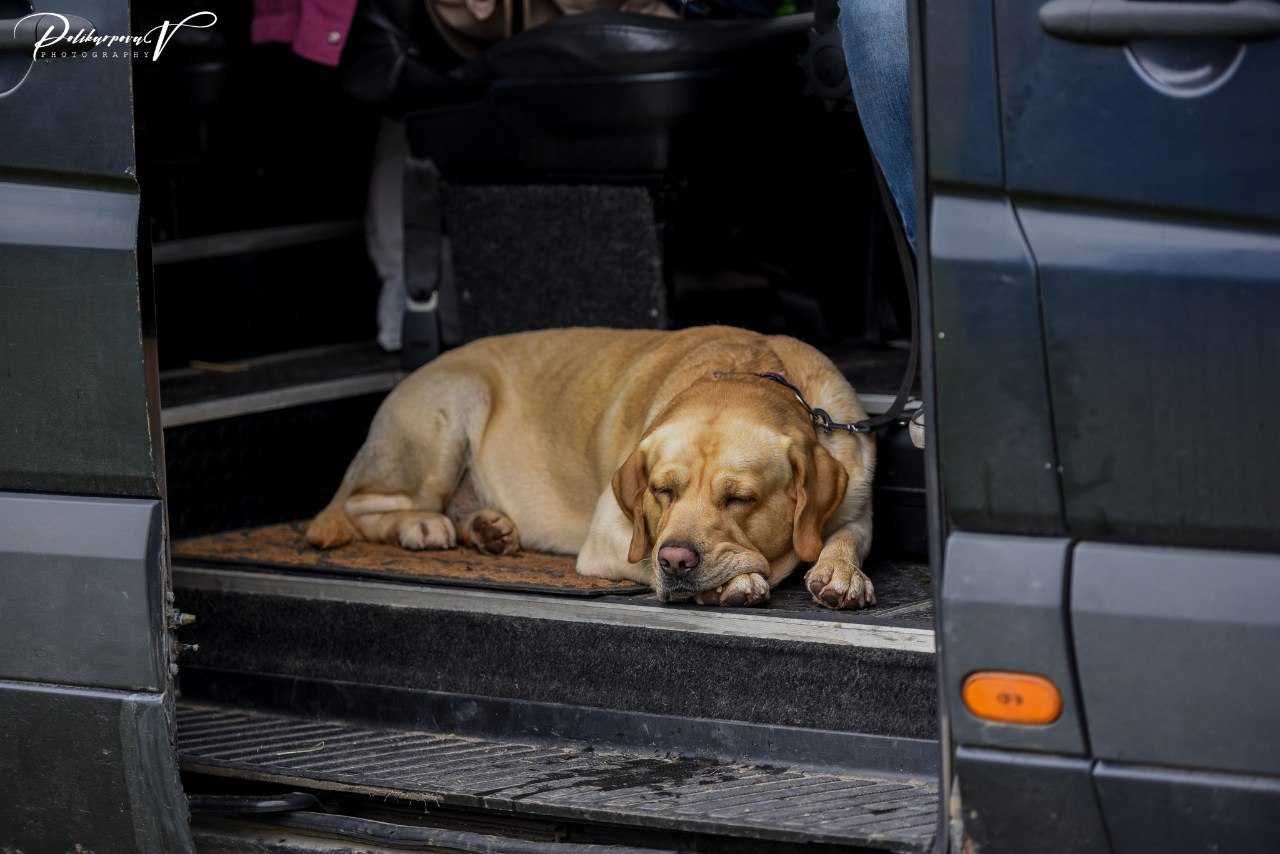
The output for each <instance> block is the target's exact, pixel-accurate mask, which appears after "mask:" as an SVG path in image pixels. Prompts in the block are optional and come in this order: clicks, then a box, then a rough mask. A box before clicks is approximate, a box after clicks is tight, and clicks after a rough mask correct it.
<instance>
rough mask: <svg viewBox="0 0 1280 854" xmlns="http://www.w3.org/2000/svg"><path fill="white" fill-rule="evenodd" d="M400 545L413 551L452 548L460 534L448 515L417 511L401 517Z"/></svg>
mask: <svg viewBox="0 0 1280 854" xmlns="http://www.w3.org/2000/svg"><path fill="white" fill-rule="evenodd" d="M396 535H397V537H398V538H399V540H400V547H401V548H403V549H409V550H411V551H420V550H422V549H451V548H453V547H454V546H456V545H457V544H458V535H457V532H456V531H455V530H454V527H453V522H451V521H449V517H448V516H443V515H441V514H439V513H415V514H412V515H410V516H408V517H407V518H404V519H401V520H400V521H399V523H398V524H397V526H396Z"/></svg>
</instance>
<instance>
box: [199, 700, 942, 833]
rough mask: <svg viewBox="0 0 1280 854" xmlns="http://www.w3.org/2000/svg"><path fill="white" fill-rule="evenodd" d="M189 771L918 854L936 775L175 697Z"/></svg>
mask: <svg viewBox="0 0 1280 854" xmlns="http://www.w3.org/2000/svg"><path fill="white" fill-rule="evenodd" d="M178 756H179V761H180V762H181V765H182V768H183V769H184V770H186V771H190V772H194V773H202V774H213V775H219V776H224V777H236V778H241V779H249V780H257V781H262V782H269V783H279V784H283V785H288V786H296V787H303V788H310V789H318V790H334V791H344V792H356V793H363V794H367V795H370V796H374V797H390V798H398V799H403V800H410V801H418V802H424V803H428V804H440V805H444V806H447V807H454V808H463V809H473V810H485V811H491V812H499V813H503V814H511V815H522V816H530V817H542V818H552V819H565V820H572V821H578V822H590V823H600V824H610V825H621V826H630V827H640V828H648V829H658V830H673V831H684V832H693V833H704V834H713V835H717V836H732V837H739V838H749V839H760V840H773V841H779V842H798V843H805V842H817V843H828V844H838V845H853V846H862V847H865V848H874V849H878V850H885V851H896V852H923V851H927V850H928V849H929V847H930V845H931V843H932V841H933V836H934V831H935V826H936V823H937V818H938V813H937V809H938V787H937V782H936V780H932V779H924V778H917V777H907V776H897V775H890V774H876V773H870V772H856V773H844V772H840V773H836V772H832V771H828V770H815V769H812V768H808V767H803V766H787V765H784V764H770V765H765V764H745V763H736V762H728V761H723V760H716V759H707V758H691V757H672V756H660V755H655V754H652V753H643V752H624V751H621V750H613V749H608V750H603V749H593V748H591V747H587V746H580V745H574V744H568V743H566V744H564V745H559V744H548V743H545V742H543V743H523V742H518V741H507V740H496V739H486V738H472V737H464V736H460V735H456V734H451V733H441V732H427V731H413V730H404V729H394V728H388V727H377V726H372V725H368V724H356V723H349V722H343V721H338V720H325V719H315V718H309V717H304V716H300V715H284V714H276V713H265V712H259V711H251V710H244V709H239V708H234V707H230V706H220V705H211V704H198V703H190V702H182V703H179V704H178Z"/></svg>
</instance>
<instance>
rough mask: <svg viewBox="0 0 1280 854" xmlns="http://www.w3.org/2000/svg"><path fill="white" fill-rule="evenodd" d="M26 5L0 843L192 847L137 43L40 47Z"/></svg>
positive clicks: (19, 44)
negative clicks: (182, 761) (144, 252)
mask: <svg viewBox="0 0 1280 854" xmlns="http://www.w3.org/2000/svg"><path fill="white" fill-rule="evenodd" d="M57 11H58V12H59V13H60V14H62V15H64V16H66V17H67V18H68V19H69V20H70V21H71V22H72V25H73V26H75V27H81V26H92V27H93V28H94V29H96V30H97V32H98V33H101V34H116V33H120V34H126V33H129V32H130V29H131V23H130V15H129V5H128V3H127V2H126V0H70V2H66V3H63V4H62V5H60V6H59V7H58V8H57ZM29 12H30V7H29V5H28V4H27V2H25V0H0V93H3V94H0V849H3V850H5V851H10V850H12V851H64V850H67V851H70V850H77V851H79V850H90V851H99V852H106V851H166V852H181V851H187V850H190V848H191V842H190V837H189V831H188V829H187V814H186V805H185V800H184V799H183V797H182V791H181V787H180V784H179V780H178V774H177V769H176V766H175V763H174V758H173V751H172V735H173V733H172V730H173V727H172V717H173V716H172V700H173V685H172V679H171V676H170V646H171V643H170V637H169V633H168V631H167V629H166V625H167V611H168V607H169V603H168V600H167V596H166V594H167V590H168V579H167V574H166V573H167V567H166V566H165V555H164V513H163V508H162V503H161V499H162V483H163V477H162V471H161V465H162V462H161V461H162V459H163V458H162V454H161V448H160V438H159V437H160V431H159V428H158V411H157V402H156V398H155V396H154V394H149V391H148V389H149V387H150V388H153V387H154V383H153V380H154V377H155V365H154V360H153V356H154V348H153V346H152V345H153V340H154V339H153V338H151V337H150V331H149V329H148V328H147V326H148V321H144V318H146V317H147V316H148V315H149V312H150V295H149V294H144V293H143V292H142V290H141V289H140V282H141V277H140V271H139V256H138V212H139V202H138V198H139V197H138V186H137V182H136V179H135V162H134V139H133V104H132V93H131V86H130V76H131V63H132V61H133V60H132V59H131V58H126V57H122V56H120V55H119V54H118V53H117V54H116V55H114V56H112V55H109V54H107V53H102V54H99V55H92V54H91V55H85V56H71V55H68V56H65V57H63V56H61V55H59V56H58V57H57V58H53V59H40V58H36V57H35V56H34V53H33V50H34V45H33V42H34V38H35V34H38V33H42V32H44V31H45V30H47V26H48V25H47V24H46V25H41V26H40V28H39V29H37V28H35V27H32V26H31V25H30V23H28V24H27V25H25V26H19V25H18V24H17V22H18V20H19V19H21V18H22V17H23V16H25V15H27V14H28V13H29ZM52 25H54V26H57V23H56V21H55V22H53V24H52ZM72 32H74V30H73V31H72ZM64 48H67V45H66V44H65V43H64V44H62V45H59V46H58V53H59V54H61V53H62V50H63V49H64ZM80 50H85V52H86V53H89V51H88V50H87V49H84V48H80ZM67 52H68V54H70V53H71V52H72V51H71V50H70V49H67ZM93 53H97V52H96V51H95V52H93Z"/></svg>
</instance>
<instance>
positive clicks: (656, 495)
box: [613, 378, 848, 601]
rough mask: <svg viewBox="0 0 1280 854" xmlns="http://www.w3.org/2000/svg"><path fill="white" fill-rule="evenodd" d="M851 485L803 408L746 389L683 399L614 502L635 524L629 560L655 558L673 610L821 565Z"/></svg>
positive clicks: (618, 486)
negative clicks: (713, 593) (748, 582)
mask: <svg viewBox="0 0 1280 854" xmlns="http://www.w3.org/2000/svg"><path fill="white" fill-rule="evenodd" d="M780 392H781V393H780ZM847 485H848V474H847V473H846V472H845V470H844V466H842V465H841V464H840V463H839V462H837V461H836V459H835V458H834V457H832V456H831V455H830V454H829V453H827V451H826V449H825V448H823V447H822V445H820V444H819V443H818V441H817V437H816V435H815V434H814V430H813V427H812V426H811V425H810V422H809V418H808V414H807V413H806V412H805V410H804V409H803V407H801V406H800V405H799V404H798V403H797V402H796V400H795V398H794V397H792V396H791V394H790V393H789V392H787V391H786V390H785V389H782V388H781V387H780V386H778V385H777V384H775V383H771V382H770V381H768V380H761V379H756V378H743V379H723V380H718V381H706V382H701V383H697V384H695V385H694V386H692V387H691V388H690V389H688V390H687V391H686V392H684V393H683V394H681V395H679V396H678V397H676V398H675V399H674V400H673V401H672V402H671V404H670V406H668V407H667V408H666V409H665V410H664V411H663V412H662V413H661V415H659V416H658V418H657V419H655V421H654V424H653V426H652V427H651V428H650V429H649V431H648V432H647V433H646V434H645V436H644V438H643V439H641V441H640V444H639V445H638V446H637V447H636V449H635V450H634V451H633V452H632V454H631V456H630V457H628V458H627V460H626V462H625V463H623V464H622V467H621V468H619V469H618V471H617V473H616V474H615V475H614V477H613V494H614V496H615V497H616V498H617V500H618V504H619V505H620V506H621V507H622V510H623V512H624V513H626V514H627V515H628V516H629V517H630V518H631V521H632V536H631V548H630V551H629V553H628V555H627V559H628V560H629V561H631V562H632V563H635V562H637V561H641V560H644V559H646V558H648V559H649V561H650V563H651V565H652V568H653V586H654V590H655V591H656V592H657V594H658V598H660V599H662V600H663V601H672V600H679V599H687V598H690V597H691V596H693V595H694V594H696V593H698V592H701V591H703V590H710V589H712V588H715V587H718V586H720V585H721V584H724V583H725V582H726V581H728V580H729V579H731V578H733V577H734V576H735V575H739V574H741V573H750V572H755V573H759V574H761V575H763V576H765V577H766V578H768V577H769V575H770V568H771V566H775V565H778V564H779V563H785V562H788V561H789V562H790V563H791V566H794V564H795V562H796V561H797V559H798V560H805V561H813V560H816V559H817V557H818V553H819V552H820V551H821V549H822V527H823V525H824V524H825V523H826V521H827V520H828V519H829V518H830V516H831V514H832V513H833V512H835V509H836V508H837V507H838V506H839V504H840V502H841V501H842V500H843V498H844V494H845V487H846V486H847ZM791 566H787V567H786V570H790V569H791Z"/></svg>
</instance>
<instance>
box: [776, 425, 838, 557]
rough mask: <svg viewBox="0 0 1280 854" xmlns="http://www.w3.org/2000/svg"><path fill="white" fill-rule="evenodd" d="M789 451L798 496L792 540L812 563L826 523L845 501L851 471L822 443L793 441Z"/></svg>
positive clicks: (794, 545)
mask: <svg viewBox="0 0 1280 854" xmlns="http://www.w3.org/2000/svg"><path fill="white" fill-rule="evenodd" d="M788 454H789V456H790V457H791V478H792V479H791V486H792V489H793V490H794V491H795V499H796V517H795V522H794V525H793V528H792V532H791V542H792V546H793V547H794V548H795V550H796V554H797V555H798V556H799V557H800V559H801V560H803V561H806V562H808V563H812V562H813V561H815V560H817V559H818V555H819V554H820V553H821V552H822V526H823V525H825V524H826V523H827V520H828V519H830V518H831V514H832V513H834V512H836V508H837V507H839V506H840V502H841V501H843V500H844V491H845V488H846V487H847V486H848V485H849V474H848V472H846V471H845V470H844V466H842V465H840V463H839V461H837V460H836V458H835V457H833V456H831V454H829V453H827V449H826V448H824V447H822V445H821V444H819V443H818V442H812V443H809V447H807V448H806V447H804V446H803V445H801V444H799V443H796V444H793V445H792V446H791V448H790V450H789V451H788Z"/></svg>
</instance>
